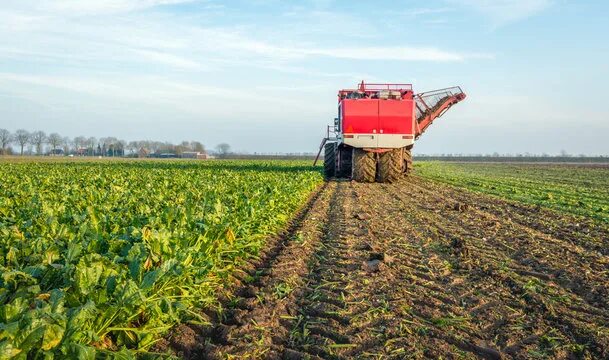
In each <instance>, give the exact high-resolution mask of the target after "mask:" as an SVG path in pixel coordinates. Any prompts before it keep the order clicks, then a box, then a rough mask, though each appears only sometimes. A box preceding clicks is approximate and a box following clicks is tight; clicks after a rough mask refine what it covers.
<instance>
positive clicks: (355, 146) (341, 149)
mask: <svg viewBox="0 0 609 360" xmlns="http://www.w3.org/2000/svg"><path fill="white" fill-rule="evenodd" d="M463 99H465V93H464V92H463V91H461V88H460V87H458V86H457V87H451V88H446V89H440V90H434V91H429V92H424V93H419V94H415V93H414V92H413V91H412V85H411V84H365V83H364V82H363V81H362V82H361V83H360V84H359V86H358V88H357V89H345V90H340V91H339V92H338V117H337V118H335V119H334V126H328V130H327V134H326V137H325V138H324V139H323V141H322V143H321V145H320V147H319V152H318V154H317V158H316V159H315V163H317V160H318V159H319V155H320V154H321V151H322V150H323V151H324V172H325V175H326V178H332V177H342V178H351V179H353V180H356V181H360V182H374V181H378V182H394V181H396V180H397V179H399V178H400V177H401V176H402V175H403V174H405V173H408V172H409V171H411V170H412V154H411V149H412V147H413V145H414V141H415V140H416V139H418V138H419V136H421V134H423V132H425V130H426V129H427V127H429V125H431V123H433V122H434V120H435V119H437V118H439V117H440V116H442V115H444V113H445V112H446V111H447V110H448V109H449V108H450V107H451V106H453V105H454V104H456V103H458V102H460V101H462V100H463ZM331 135H332V136H331Z"/></svg>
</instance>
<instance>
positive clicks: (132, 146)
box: [126, 141, 140, 155]
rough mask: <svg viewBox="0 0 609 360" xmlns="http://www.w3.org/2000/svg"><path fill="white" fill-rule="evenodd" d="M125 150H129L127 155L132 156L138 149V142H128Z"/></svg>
mask: <svg viewBox="0 0 609 360" xmlns="http://www.w3.org/2000/svg"><path fill="white" fill-rule="evenodd" d="M126 148H127V150H129V153H130V154H132V155H133V154H135V153H136V152H137V151H138V150H139V148H140V146H139V142H138V141H129V143H128V144H127V146H126Z"/></svg>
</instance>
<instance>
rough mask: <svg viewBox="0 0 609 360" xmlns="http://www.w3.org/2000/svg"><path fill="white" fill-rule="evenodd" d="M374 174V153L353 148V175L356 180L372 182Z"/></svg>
mask: <svg viewBox="0 0 609 360" xmlns="http://www.w3.org/2000/svg"><path fill="white" fill-rule="evenodd" d="M375 176H376V157H375V156H374V153H371V152H367V151H364V150H362V149H353V175H352V178H353V180H355V181H358V182H374V180H375Z"/></svg>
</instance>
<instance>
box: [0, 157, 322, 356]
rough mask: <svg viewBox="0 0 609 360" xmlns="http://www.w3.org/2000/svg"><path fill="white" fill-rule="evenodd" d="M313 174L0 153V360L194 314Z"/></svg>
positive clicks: (95, 346) (160, 327)
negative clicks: (30, 158)
mask: <svg viewBox="0 0 609 360" xmlns="http://www.w3.org/2000/svg"><path fill="white" fill-rule="evenodd" d="M321 181H322V177H321V175H320V173H319V172H318V171H317V170H316V169H314V168H312V167H310V166H306V165H305V164H303V163H300V162H269V161H266V162H256V161H222V162H220V161H217V162H215V161H209V162H183V161H143V162H141V161H121V162H109V161H99V162H45V163H36V162H18V163H11V162H4V163H0V254H1V257H0V259H1V260H0V261H1V263H0V271H1V278H0V359H2V358H16V359H26V358H45V359H46V358H49V359H50V358H53V357H60V358H82V359H89V358H94V357H96V356H100V355H102V354H104V353H106V354H113V355H118V354H121V352H120V351H121V350H122V351H123V352H124V350H125V349H134V350H138V349H139V350H142V349H146V348H148V347H149V346H150V345H151V344H153V343H154V342H155V340H157V339H158V338H159V337H160V336H162V335H163V334H164V333H165V332H166V331H167V330H168V329H170V328H171V327H172V326H173V325H175V324H176V323H178V322H182V321H189V322H194V323H197V322H199V323H203V322H205V319H204V318H202V317H201V316H200V315H199V313H198V312H197V309H198V308H200V307H202V306H214V304H215V300H216V296H215V290H216V289H218V287H219V286H221V285H222V284H224V283H226V282H227V281H229V274H230V273H231V271H232V270H233V269H234V268H235V267H236V266H238V264H239V262H241V261H245V260H247V259H248V258H251V257H255V256H256V255H257V253H258V251H259V250H260V248H261V247H262V246H263V244H264V240H265V239H266V238H267V237H268V235H269V234H272V233H274V232H277V231H278V230H279V229H281V228H282V227H284V226H285V225H286V222H287V221H288V219H289V218H290V217H291V216H292V215H293V214H294V212H295V211H296V210H297V209H298V208H299V207H300V206H301V205H302V204H303V202H304V201H305V200H306V198H307V196H308V194H310V192H311V191H312V190H313V189H314V188H315V187H317V186H318V185H319V184H320V183H321ZM117 351H119V352H117Z"/></svg>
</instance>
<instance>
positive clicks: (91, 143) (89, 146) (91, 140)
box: [87, 136, 97, 155]
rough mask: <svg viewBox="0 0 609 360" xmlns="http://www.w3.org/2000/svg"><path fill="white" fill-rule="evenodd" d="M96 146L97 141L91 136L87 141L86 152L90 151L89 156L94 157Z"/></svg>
mask: <svg viewBox="0 0 609 360" xmlns="http://www.w3.org/2000/svg"><path fill="white" fill-rule="evenodd" d="M96 146H97V139H96V138H94V137H93V136H91V137H90V138H88V139H87V151H90V152H91V153H90V155H95V147H96Z"/></svg>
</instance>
